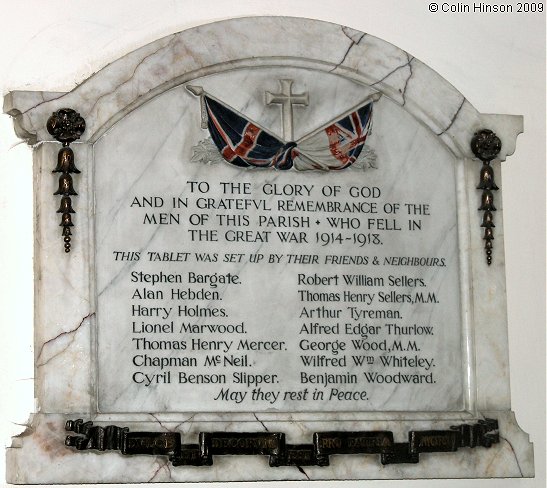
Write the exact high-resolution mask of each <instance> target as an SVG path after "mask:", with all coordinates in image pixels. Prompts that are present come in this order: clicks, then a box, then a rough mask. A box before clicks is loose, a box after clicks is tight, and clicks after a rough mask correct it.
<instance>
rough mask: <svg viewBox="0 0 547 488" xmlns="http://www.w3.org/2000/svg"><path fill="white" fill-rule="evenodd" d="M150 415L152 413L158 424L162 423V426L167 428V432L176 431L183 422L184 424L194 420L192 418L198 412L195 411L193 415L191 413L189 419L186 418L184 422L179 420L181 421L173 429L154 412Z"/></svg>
mask: <svg viewBox="0 0 547 488" xmlns="http://www.w3.org/2000/svg"><path fill="white" fill-rule="evenodd" d="M148 415H150V416H151V417H153V418H154V420H155V421H156V422H157V423H158V424H160V426H161V427H162V428H163V429H165V430H166V431H167V432H176V431H177V429H178V428H179V427H180V426H181V425H182V424H184V423H186V422H189V421H190V420H192V419H193V418H194V417H195V416H196V414H195V413H193V414H192V415H190V417H188V418H187V419H184V420H183V421H182V422H179V423H178V424H177V425H175V426H174V427H173V428H172V429H170V428H168V427H167V426H166V425H164V424H163V422H162V421H161V420H160V419H159V418H158V417H156V416H155V415H154V414H153V413H149V414H148Z"/></svg>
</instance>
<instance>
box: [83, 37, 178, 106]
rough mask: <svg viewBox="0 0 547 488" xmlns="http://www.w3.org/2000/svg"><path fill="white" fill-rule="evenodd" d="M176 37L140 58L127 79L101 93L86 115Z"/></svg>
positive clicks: (131, 77) (124, 83) (128, 80)
mask: <svg viewBox="0 0 547 488" xmlns="http://www.w3.org/2000/svg"><path fill="white" fill-rule="evenodd" d="M176 38H177V36H176V35H172V36H171V39H170V40H169V42H168V43H167V44H166V45H165V46H161V47H159V48H158V49H156V50H155V51H153V52H151V53H150V54H147V55H146V56H145V57H144V58H142V59H141V60H140V61H139V62H138V63H137V64H136V65H135V68H133V71H132V72H131V74H130V75H129V77H127V78H126V79H125V80H123V81H122V82H121V83H119V84H117V85H116V86H115V87H114V89H113V90H111V91H109V92H107V93H103V94H102V95H100V96H99V97H97V99H96V100H95V102H94V103H93V105H91V107H90V108H89V109H88V110H87V113H88V114H91V113H92V112H93V110H94V109H95V107H96V106H97V105H98V104H99V102H100V101H101V100H102V99H103V98H105V97H107V96H108V95H112V94H113V93H115V92H117V91H118V90H119V89H120V88H121V87H122V86H124V85H126V84H127V83H129V82H130V81H131V80H132V79H133V77H134V76H135V73H136V72H137V70H138V69H139V67H140V66H142V64H143V63H144V62H145V61H146V60H147V59H149V58H151V57H152V56H154V55H156V54H158V53H159V52H160V51H162V50H164V49H167V48H169V47H170V46H171V44H173V42H174V41H175V40H176ZM84 83H85V81H84ZM139 96H142V93H140V94H139Z"/></svg>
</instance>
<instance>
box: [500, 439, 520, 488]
mask: <svg viewBox="0 0 547 488" xmlns="http://www.w3.org/2000/svg"><path fill="white" fill-rule="evenodd" d="M498 435H499V434H498ZM499 438H500V439H501V440H503V441H505V442H507V444H509V448H510V449H511V452H512V453H513V456H514V457H515V462H516V463H517V468H518V469H519V473H520V476H521V477H523V478H524V475H523V474H522V468H521V467H520V463H519V460H518V457H517V453H516V452H515V449H514V448H513V444H511V442H509V441H508V440H507V439H506V438H505V437H502V436H501V435H500V436H499Z"/></svg>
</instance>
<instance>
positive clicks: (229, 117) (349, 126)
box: [204, 95, 373, 170]
mask: <svg viewBox="0 0 547 488" xmlns="http://www.w3.org/2000/svg"><path fill="white" fill-rule="evenodd" d="M204 103H205V110H206V114H207V127H208V129H209V133H210V134H211V138H212V140H213V142H214V143H215V145H216V147H217V148H218V150H219V151H220V154H221V155H222V157H223V158H224V159H225V160H226V161H227V162H228V163H230V164H233V165H235V166H239V167H253V166H254V167H259V168H266V167H275V168H276V169H280V170H287V169H291V168H293V167H294V168H295V169H298V170H310V169H316V170H341V169H345V168H348V167H350V166H351V165H352V164H354V163H355V161H356V160H357V159H358V157H359V155H360V154H361V151H362V150H363V147H364V145H365V141H366V139H367V136H368V134H369V132H370V129H371V124H372V107H373V102H372V101H369V102H368V103H365V104H363V105H361V106H360V107H358V108H356V109H354V110H352V111H351V112H350V113H348V114H347V115H345V116H343V117H342V116H340V118H338V119H337V120H335V121H334V122H330V123H328V125H326V126H325V127H322V128H320V129H317V130H316V131H314V132H312V133H310V134H308V135H306V136H304V137H302V138H301V139H299V140H298V141H296V142H295V141H288V142H285V141H283V140H282V139H280V138H278V137H276V136H274V135H272V134H270V133H269V132H268V131H266V130H265V129H263V128H261V127H259V126H258V125H257V124H256V123H254V122H252V121H250V120H247V119H246V118H245V117H243V116H242V115H240V114H238V113H236V112H235V111H233V110H232V109H230V108H228V107H227V106H226V105H225V104H223V103H221V102H219V101H217V100H215V99H213V98H212V97H210V96H208V95H204Z"/></svg>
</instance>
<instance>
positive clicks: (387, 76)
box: [370, 53, 414, 86]
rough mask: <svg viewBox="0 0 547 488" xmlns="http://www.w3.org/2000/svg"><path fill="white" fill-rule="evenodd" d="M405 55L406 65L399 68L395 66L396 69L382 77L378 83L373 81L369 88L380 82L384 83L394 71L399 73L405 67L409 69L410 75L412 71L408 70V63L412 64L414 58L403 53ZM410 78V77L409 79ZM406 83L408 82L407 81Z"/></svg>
mask: <svg viewBox="0 0 547 488" xmlns="http://www.w3.org/2000/svg"><path fill="white" fill-rule="evenodd" d="M405 54H406V57H407V62H406V63H403V64H401V65H400V66H397V67H396V68H394V69H392V70H391V71H390V72H389V73H387V74H386V75H384V76H383V77H382V78H380V79H379V80H378V81H375V82H374V83H372V84H371V85H370V86H374V85H377V84H378V83H382V81H385V80H386V79H387V78H389V77H390V76H391V75H392V74H393V73H395V72H396V71H399V70H400V69H403V68H405V67H407V66H408V67H409V69H410V70H411V73H412V69H411V68H410V63H412V61H413V60H414V57H413V56H409V54H408V53H405ZM409 78H410V77H409ZM407 82H408V80H407Z"/></svg>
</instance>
